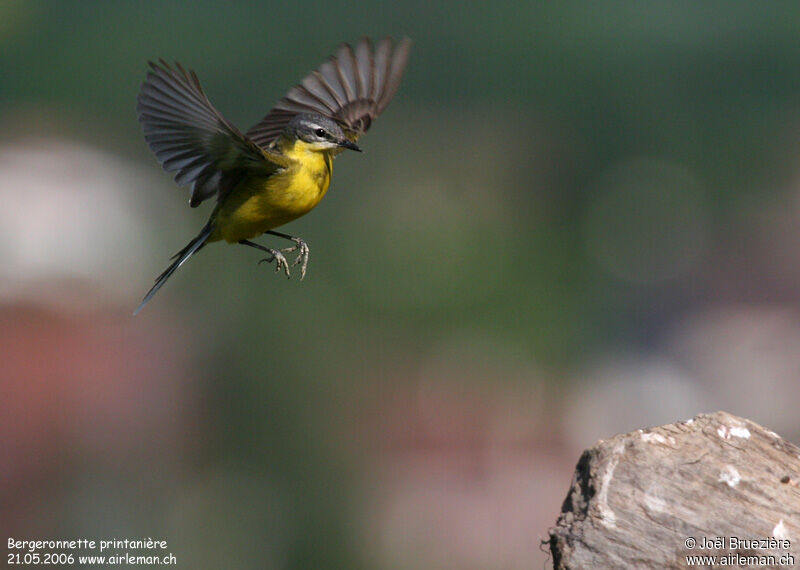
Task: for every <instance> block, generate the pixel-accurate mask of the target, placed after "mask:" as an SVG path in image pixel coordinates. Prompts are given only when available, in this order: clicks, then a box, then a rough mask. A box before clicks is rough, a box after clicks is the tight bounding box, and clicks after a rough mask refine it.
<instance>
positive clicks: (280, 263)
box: [258, 248, 291, 279]
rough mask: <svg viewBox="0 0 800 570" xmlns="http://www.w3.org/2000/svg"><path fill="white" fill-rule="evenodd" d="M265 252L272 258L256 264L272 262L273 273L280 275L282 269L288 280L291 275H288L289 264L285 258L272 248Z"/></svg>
mask: <svg viewBox="0 0 800 570" xmlns="http://www.w3.org/2000/svg"><path fill="white" fill-rule="evenodd" d="M267 251H268V252H269V254H270V255H271V256H272V257H265V258H264V259H262V260H261V261H259V262H258V263H259V265H260V264H262V263H264V262H267V263H271V262H273V261H274V262H275V273H280V271H281V269H283V270H284V271H285V272H286V278H287V279H288V278H290V277H291V275H289V262H287V261H286V257H284V255H283V253H281V251H280V250H278V249H272V248H268V249H267ZM284 251H286V250H284Z"/></svg>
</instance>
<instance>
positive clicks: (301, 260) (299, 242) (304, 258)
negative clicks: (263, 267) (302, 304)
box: [266, 230, 309, 280]
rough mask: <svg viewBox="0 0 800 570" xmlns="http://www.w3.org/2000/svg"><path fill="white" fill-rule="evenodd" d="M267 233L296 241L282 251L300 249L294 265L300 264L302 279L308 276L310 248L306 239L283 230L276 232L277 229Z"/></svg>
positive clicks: (289, 251)
mask: <svg viewBox="0 0 800 570" xmlns="http://www.w3.org/2000/svg"><path fill="white" fill-rule="evenodd" d="M266 233H268V234H271V235H274V236H278V237H282V238H284V239H288V240H290V241H293V242H294V243H295V245H294V246H292V247H286V248H284V249H282V250H281V251H282V252H284V253H292V252H295V251H297V250H300V253H298V254H297V259H295V260H294V263H292V266H294V265H299V266H300V279H301V280H302V279H303V277H305V276H306V268H307V267H308V252H309V249H308V244H307V243H306V242H305V240H303V239H301V238H299V237H293V236H290V235H288V234H282V233H281V232H275V231H272V230H268V231H267V232H266Z"/></svg>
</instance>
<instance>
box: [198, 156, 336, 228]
mask: <svg viewBox="0 0 800 570" xmlns="http://www.w3.org/2000/svg"><path fill="white" fill-rule="evenodd" d="M305 154H306V156H302V157H300V159H299V160H297V161H296V162H295V163H294V164H293V165H292V166H290V167H288V168H286V169H283V170H280V171H278V172H276V173H275V174H273V175H271V176H269V177H256V176H249V177H247V178H245V179H244V180H243V181H242V182H241V183H240V184H239V185H238V186H236V188H234V189H233V190H232V191H231V193H230V194H229V195H228V196H226V197H225V199H224V200H223V201H222V202H220V203H219V205H218V206H217V209H216V211H215V212H214V214H212V218H213V226H214V230H213V232H212V234H211V238H210V240H209V241H217V240H223V239H224V240H225V241H227V242H231V243H234V242H238V241H241V240H243V239H251V238H254V237H257V236H260V235H261V234H263V233H264V232H266V231H267V230H271V229H273V228H277V227H278V226H281V225H283V224H286V223H288V222H291V221H292V220H294V219H296V218H299V217H300V216H302V215H303V214H306V213H308V212H309V211H310V210H311V209H312V208H314V206H316V205H317V204H319V202H320V200H322V198H323V197H324V196H325V193H326V192H327V191H328V187H329V186H330V183H331V172H332V157H329V156H326V155H323V154H322V153H319V152H313V153H312V152H308V153H305Z"/></svg>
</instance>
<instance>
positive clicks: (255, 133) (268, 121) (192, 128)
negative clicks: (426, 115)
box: [134, 37, 411, 314]
mask: <svg viewBox="0 0 800 570" xmlns="http://www.w3.org/2000/svg"><path fill="white" fill-rule="evenodd" d="M410 49H411V40H409V39H408V38H403V39H402V40H400V41H399V42H395V41H393V40H392V39H391V38H388V37H387V38H384V39H382V40H381V41H380V42H378V43H377V45H374V46H373V43H372V41H371V40H370V39H369V38H362V39H361V40H360V41H359V42H358V43H357V44H356V46H355V47H352V46H350V45H348V44H342V45H341V46H340V47H339V49H338V50H337V52H336V54H335V55H334V56H332V57H331V58H329V59H328V60H327V61H326V62H325V63H323V64H322V65H321V66H319V68H317V69H316V70H315V71H312V72H311V73H310V74H308V75H307V76H306V77H305V79H303V80H302V81H301V82H300V83H299V84H297V85H296V86H294V87H293V88H292V89H291V90H289V92H288V93H287V94H286V96H285V97H283V99H281V100H280V101H278V103H277V104H276V105H275V106H274V107H273V108H272V110H270V111H269V113H267V115H266V116H265V117H264V118H263V119H262V120H261V121H260V122H259V123H258V124H256V125H255V126H253V127H252V128H251V129H250V130H249V131H247V132H246V133H242V132H241V131H239V130H238V129H237V128H236V127H235V126H233V125H232V124H231V123H230V122H228V121H227V120H226V119H225V118H224V117H223V116H222V115H221V114H220V112H219V111H217V110H216V109H215V108H214V106H213V105H212V104H211V102H210V101H209V100H208V97H206V95H205V93H204V92H203V89H202V88H201V87H200V81H199V80H198V79H197V75H196V74H195V73H194V71H192V70H187V69H185V68H184V67H183V66H181V65H180V64H179V63H177V62H176V63H175V64H174V66H170V65H169V64H167V63H166V62H165V61H164V60H159V63H153V62H150V68H151V69H150V71H148V73H147V77H146V79H145V81H144V84H143V85H142V89H141V91H140V92H139V97H138V106H137V111H138V113H139V122H140V123H141V125H142V129H143V130H144V138H145V140H146V141H147V144H148V146H149V147H150V149H151V150H152V151H153V153H155V155H156V158H157V159H158V161H159V162H160V163H161V166H162V167H163V168H164V170H166V171H167V172H174V173H175V182H176V183H177V184H178V185H181V186H183V185H186V184H191V198H190V200H189V205H190V206H192V207H193V208H194V207H196V206H198V205H200V204H201V203H202V202H203V201H205V200H207V199H209V198H215V201H216V205H215V207H214V210H213V211H212V212H211V216H210V217H209V219H208V222H207V223H206V225H205V226H203V229H202V230H200V233H199V234H197V236H196V237H195V238H194V239H192V241H190V242H189V243H188V244H187V245H186V247H184V248H183V249H182V250H180V251H179V252H178V253H176V254H175V255H174V256H173V258H172V260H173V261H172V263H171V264H170V266H169V267H167V269H165V270H164V272H163V273H162V274H161V275H159V276H158V278H157V279H156V281H155V284H154V285H153V287H152V288H151V289H150V290H149V291H148V292H147V294H146V295H145V296H144V299H143V300H142V302H141V304H140V305H139V307H138V308H137V309H136V311H135V312H134V314H137V313H138V312H139V311H141V309H142V307H144V306H145V304H147V302H148V301H150V299H152V298H153V295H155V294H156V292H157V291H158V290H159V289H160V288H161V287H162V286H163V285H164V283H165V282H166V281H167V279H169V278H170V277H171V276H172V274H173V273H174V272H175V271H176V270H177V269H178V268H179V267H180V266H181V265H183V264H184V263H185V262H186V260H188V259H189V258H190V257H191V256H192V255H194V254H195V253H197V252H198V251H199V250H200V249H202V248H203V247H204V246H205V245H206V244H209V243H212V242H215V241H223V240H224V241H226V242H228V243H239V244H243V245H247V246H250V247H254V248H256V249H259V250H261V251H264V252H266V253H267V254H268V255H269V257H267V258H265V259H262V260H261V261H266V262H272V261H274V262H275V270H276V271H281V270H284V271H285V273H286V275H287V277H288V276H289V263H288V262H287V260H286V257H285V256H284V253H293V252H297V257H296V259H295V261H294V264H293V265H299V266H300V278H301V279H302V278H303V277H305V273H306V268H307V266H308V254H309V248H308V245H307V244H306V242H305V241H304V240H302V239H301V238H299V237H294V236H291V235H288V234H284V233H281V232H276V231H274V228H277V227H279V226H282V225H283V224H286V223H288V222H290V221H292V220H294V219H296V218H298V217H300V216H302V215H304V214H306V213H308V212H309V211H310V210H311V209H312V208H314V207H315V206H316V205H317V204H319V202H320V200H322V198H323V197H324V196H325V193H326V192H327V191H328V187H329V186H330V183H331V174H332V172H333V159H334V157H335V156H336V155H338V154H339V153H341V152H342V151H344V150H346V149H350V150H355V151H360V150H361V149H360V148H359V147H358V145H357V144H356V141H357V140H358V138H359V137H360V136H361V135H362V134H363V133H365V132H366V131H367V129H369V127H370V125H371V124H372V121H373V120H374V119H375V118H376V117H377V116H378V115H380V113H381V112H382V111H383V110H384V109H385V108H386V106H387V105H388V104H389V101H391V99H392V97H393V96H394V94H395V92H396V91H397V88H398V87H399V86H400V80H401V79H402V77H403V73H404V71H405V68H406V63H407V62H408V55H409V51H410ZM265 233H266V234H271V235H274V236H277V237H280V238H283V239H286V240H289V241H291V242H293V245H292V246H291V247H287V248H284V249H274V248H269V247H265V246H263V245H260V244H258V243H255V242H253V241H251V240H252V239H253V238H255V237H258V236H260V235H262V234H265Z"/></svg>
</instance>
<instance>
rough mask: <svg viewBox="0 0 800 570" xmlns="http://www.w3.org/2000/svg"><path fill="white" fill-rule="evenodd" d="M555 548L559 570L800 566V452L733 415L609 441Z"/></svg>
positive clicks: (589, 469)
mask: <svg viewBox="0 0 800 570" xmlns="http://www.w3.org/2000/svg"><path fill="white" fill-rule="evenodd" d="M770 539H773V540H770ZM745 540H751V541H752V540H758V542H755V543H754V542H742V541H745ZM550 550H551V553H552V556H553V566H554V568H556V569H579V568H648V569H650V568H652V569H663V568H687V567H697V568H716V567H723V566H727V567H733V568H737V567H739V568H791V567H793V566H794V567H800V448H798V447H797V446H796V445H794V444H791V443H789V442H787V441H784V440H783V439H781V437H780V436H779V435H778V434H776V433H774V432H772V431H770V430H768V429H765V428H763V427H761V426H760V425H758V424H756V423H754V422H752V421H749V420H746V419H742V418H738V417H736V416H733V415H731V414H728V413H725V412H717V413H715V414H701V415H699V416H697V417H696V418H694V419H692V420H688V421H684V422H678V423H674V424H670V425H665V426H661V427H657V428H652V429H646V430H637V431H635V432H632V433H627V434H623V435H618V436H615V437H613V438H611V439H608V440H603V441H600V442H599V443H597V445H595V446H594V447H592V448H591V449H589V450H587V451H585V452H584V453H583V455H582V457H581V458H580V461H579V462H578V465H577V467H576V470H575V475H574V478H573V481H572V486H571V488H570V491H569V494H568V495H567V498H566V500H565V501H564V505H563V507H562V512H561V515H560V516H559V518H558V521H557V523H556V526H555V527H554V528H552V529H551V530H550ZM689 556H716V557H717V558H716V559H710V558H709V559H705V560H702V559H699V558H697V559H693V560H692V559H688V558H687V557H689ZM770 557H772V558H770Z"/></svg>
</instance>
